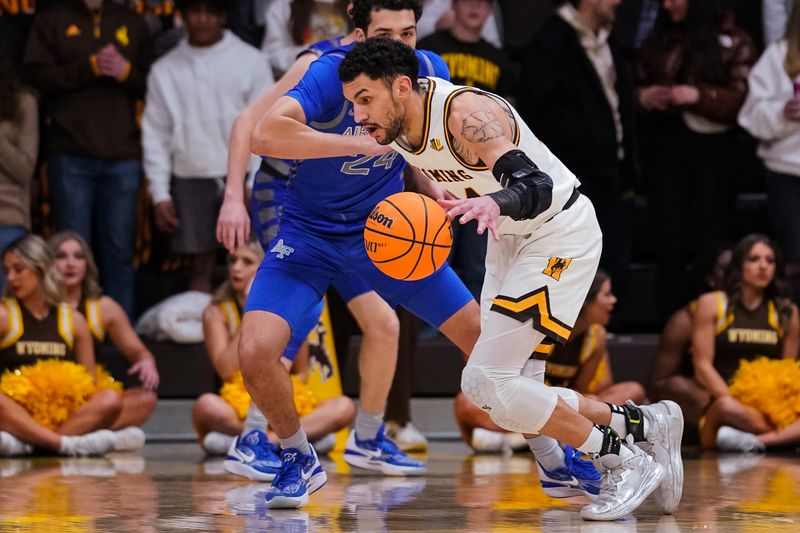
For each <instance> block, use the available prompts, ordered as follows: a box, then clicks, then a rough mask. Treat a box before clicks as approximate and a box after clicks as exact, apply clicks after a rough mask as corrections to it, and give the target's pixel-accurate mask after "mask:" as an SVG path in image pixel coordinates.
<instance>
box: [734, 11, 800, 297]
mask: <svg viewBox="0 0 800 533" xmlns="http://www.w3.org/2000/svg"><path fill="white" fill-rule="evenodd" d="M747 85H748V89H749V90H748V93H747V99H746V100H745V102H744V105H743V106H742V109H741V111H740V112H739V124H740V125H741V126H742V127H743V128H744V129H746V130H747V131H749V132H750V133H751V134H752V135H753V136H754V137H756V138H757V139H759V141H761V142H760V144H759V146H758V156H759V157H760V158H761V159H762V160H763V161H764V166H765V167H767V179H766V185H767V207H768V210H769V215H770V219H771V220H772V226H773V229H774V233H775V237H776V238H777V241H778V244H779V245H780V248H781V251H782V252H783V254H784V258H785V260H786V275H787V277H789V280H790V281H791V284H792V298H793V300H794V301H795V302H800V2H795V4H794V7H793V8H792V10H791V14H790V16H789V19H788V27H787V29H786V37H785V38H783V39H780V40H779V41H776V42H774V43H772V44H771V45H769V47H767V49H766V50H765V51H764V53H763V54H762V55H761V58H760V59H759V60H758V63H756V65H755V66H754V67H753V70H752V71H750V75H749V76H748V78H747Z"/></svg>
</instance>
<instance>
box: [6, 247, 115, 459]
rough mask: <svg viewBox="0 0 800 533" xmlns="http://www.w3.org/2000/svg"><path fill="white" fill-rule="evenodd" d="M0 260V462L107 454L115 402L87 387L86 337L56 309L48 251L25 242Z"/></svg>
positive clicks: (91, 371)
mask: <svg viewBox="0 0 800 533" xmlns="http://www.w3.org/2000/svg"><path fill="white" fill-rule="evenodd" d="M2 259H3V266H4V268H5V271H6V272H7V274H6V281H7V282H8V288H7V294H8V295H9V297H8V298H6V299H4V300H3V305H2V306H0V339H2V340H0V369H2V370H3V371H4V372H3V375H2V378H0V455H2V456H13V455H27V454H30V453H32V451H33V447H38V448H43V449H46V450H51V451H53V452H56V453H59V454H62V455H103V454H105V453H107V452H109V451H111V450H113V449H115V448H116V446H117V438H116V435H115V433H114V432H112V431H108V430H102V428H108V427H110V426H111V424H112V423H113V422H114V420H116V419H117V417H119V414H120V411H121V409H122V402H121V400H120V395H119V394H118V393H117V392H115V391H114V390H111V389H108V388H106V389H99V387H98V386H97V385H96V384H95V380H94V375H95V363H94V348H93V346H92V335H91V333H89V328H88V327H87V325H86V321H85V320H84V319H83V317H82V316H81V315H80V314H79V313H75V312H73V310H72V308H71V307H70V306H69V305H68V304H66V303H63V300H64V298H63V289H62V285H61V279H60V277H59V275H58V272H57V271H56V269H55V266H54V264H53V262H54V261H53V254H52V252H51V251H50V249H49V248H48V247H47V244H46V243H45V242H44V241H43V240H42V239H41V238H39V237H36V236H34V235H29V236H27V237H23V238H21V239H18V240H16V241H14V242H12V243H11V244H10V245H9V246H8V247H7V248H6V249H5V250H4V251H3V258H2ZM53 360H55V361H53ZM53 363H55V364H53ZM98 430H99V431H98Z"/></svg>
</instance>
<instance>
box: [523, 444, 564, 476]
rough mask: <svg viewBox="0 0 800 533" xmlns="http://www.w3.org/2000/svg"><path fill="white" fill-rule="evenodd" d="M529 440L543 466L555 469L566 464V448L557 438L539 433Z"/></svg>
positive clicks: (551, 469) (547, 468)
mask: <svg viewBox="0 0 800 533" xmlns="http://www.w3.org/2000/svg"><path fill="white" fill-rule="evenodd" d="M527 441H528V446H529V447H530V449H531V451H532V452H533V454H534V455H535V456H536V460H537V461H538V462H539V464H540V465H542V468H544V469H545V470H550V471H553V470H555V469H557V468H561V467H563V466H564V450H562V449H561V446H559V445H558V441H557V440H556V439H554V438H552V437H548V436H547V435H537V436H535V437H533V438H531V439H527Z"/></svg>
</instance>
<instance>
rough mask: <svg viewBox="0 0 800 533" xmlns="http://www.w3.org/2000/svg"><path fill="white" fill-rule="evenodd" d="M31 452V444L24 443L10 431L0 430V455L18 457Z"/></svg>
mask: <svg viewBox="0 0 800 533" xmlns="http://www.w3.org/2000/svg"><path fill="white" fill-rule="evenodd" d="M31 453H33V446H31V445H30V444H25V443H24V442H22V441H21V440H19V439H18V438H17V437H15V436H14V435H12V434H11V433H6V432H5V431H0V457H19V456H22V455H30V454H31Z"/></svg>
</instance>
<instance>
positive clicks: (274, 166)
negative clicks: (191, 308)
mask: <svg viewBox="0 0 800 533" xmlns="http://www.w3.org/2000/svg"><path fill="white" fill-rule="evenodd" d="M348 11H349V6H348ZM367 31H369V29H368V30H367ZM353 41H355V32H354V31H353V32H350V33H349V34H348V35H346V36H344V37H338V38H333V39H328V40H325V41H320V42H318V43H315V44H313V45H311V46H309V47H308V48H307V49H306V50H305V51H303V52H302V53H301V54H300V55H299V56H298V58H297V60H296V61H295V63H294V64H293V65H292V66H291V67H290V69H289V70H288V71H287V72H286V73H285V74H284V76H283V77H282V78H281V79H280V80H278V82H277V83H275V84H274V85H272V86H271V87H270V88H269V89H267V90H266V91H265V92H264V93H263V94H262V95H261V96H260V97H259V99H258V100H257V101H255V102H253V103H252V104H251V105H250V106H249V107H247V108H246V109H245V110H244V111H243V112H242V113H241V114H240V115H239V116H238V117H237V118H236V121H235V122H234V125H233V129H232V131H231V139H230V144H229V151H228V178H227V180H226V187H225V200H224V202H223V205H222V208H221V210H220V215H219V219H218V223H217V239H218V240H219V241H220V242H222V243H223V244H224V245H225V247H226V248H228V249H229V250H231V249H236V247H237V246H239V245H240V244H241V243H242V242H246V241H247V239H248V238H249V231H250V228H251V225H250V217H249V216H248V210H247V206H246V205H245V201H244V176H245V174H246V173H247V166H248V163H249V162H250V133H251V132H252V131H253V127H254V126H255V124H256V123H257V122H258V119H259V118H260V117H261V116H262V115H264V114H265V113H266V112H267V111H268V110H269V109H270V107H272V105H273V104H274V103H275V101H276V100H277V99H278V98H279V97H280V96H282V95H283V94H284V93H286V92H287V91H288V90H290V89H291V88H292V87H294V86H295V85H296V84H297V83H298V82H299V81H300V79H301V78H302V77H303V74H305V72H306V70H307V69H308V67H309V65H311V63H312V62H313V61H314V60H315V59H317V58H318V57H319V56H321V55H323V54H324V53H326V52H328V51H331V50H333V49H336V48H338V47H339V46H341V45H342V44H348V43H351V42H353ZM294 165H295V162H294V161H286V160H281V159H274V158H263V161H262V164H261V168H260V170H259V171H258V173H257V174H256V177H255V180H254V183H253V202H252V209H253V221H254V224H255V227H256V231H258V237H259V239H260V241H261V245H262V247H263V248H264V249H265V250H266V251H267V252H269V250H270V246H269V243H270V241H271V240H272V238H273V237H274V236H275V233H276V232H277V229H278V226H279V221H280V213H281V211H282V209H283V202H284V198H285V196H286V190H287V187H288V182H289V178H290V176H291V173H292V171H293V168H294ZM332 285H333V286H334V288H335V289H336V290H337V291H338V292H339V293H340V294H341V295H342V298H343V299H344V300H345V301H346V302H347V306H348V309H349V310H350V312H351V313H352V314H353V316H354V317H355V319H356V321H357V323H358V325H359V327H360V328H361V331H362V333H363V337H362V342H361V346H360V352H359V373H360V377H361V387H360V394H359V400H360V401H359V411H358V415H357V416H356V423H355V433H356V434H357V435H360V436H362V438H364V439H371V438H373V437H375V436H376V435H377V432H378V429H379V427H380V425H381V424H382V422H383V419H382V416H380V413H383V412H384V410H385V408H386V400H387V397H388V393H389V389H390V388H391V383H392V377H393V375H394V368H395V366H396V361H397V351H398V332H399V323H398V319H397V315H396V314H395V312H394V310H393V309H392V308H391V307H390V306H389V305H388V304H387V303H386V302H385V301H383V299H381V297H380V296H378V295H377V294H376V293H375V292H374V291H372V289H371V288H370V287H369V286H368V285H367V284H366V282H365V281H363V280H362V279H361V278H360V277H359V276H357V275H356V274H353V273H344V274H342V275H341V276H339V277H338V278H337V279H335V280H334V281H333V282H332ZM265 290H266V289H265ZM322 309H323V302H322V301H320V302H319V304H318V305H317V307H316V308H315V309H314V310H313V311H312V312H310V313H306V314H305V315H304V316H303V317H302V319H303V320H302V321H301V322H299V323H298V324H296V325H295V327H294V328H293V329H292V334H291V339H290V341H289V344H288V345H287V347H286V349H285V350H284V353H283V356H282V358H281V359H282V361H283V362H284V364H285V365H287V368H288V367H290V366H291V363H292V361H293V360H294V358H295V357H296V355H297V352H298V350H299V348H300V346H302V344H303V342H304V340H305V339H306V337H307V336H308V333H309V332H310V331H311V330H312V329H313V328H314V327H315V326H316V325H317V322H318V320H319V316H320V314H321V313H322ZM266 425H267V420H266V417H264V415H263V414H262V413H261V411H260V410H259V409H258V408H257V407H256V406H255V405H251V408H250V409H249V410H248V413H247V420H246V423H245V430H244V432H243V434H242V435H241V436H240V437H239V439H237V441H236V444H235V446H234V447H233V448H232V449H231V451H230V453H229V454H228V457H227V459H226V461H225V465H226V468H229V471H230V472H232V473H234V474H241V473H246V475H247V477H249V478H251V479H259V480H265V479H266V480H270V479H272V477H274V475H275V474H277V472H278V470H279V466H280V461H279V458H278V457H277V456H276V454H275V447H274V445H273V444H272V443H269V441H268V440H267V436H266V434H265V433H264V431H263V428H265V427H266ZM250 428H262V429H257V430H256V429H250ZM386 458H387V460H389V461H390V462H391V463H393V464H396V465H401V466H400V468H402V469H403V470H405V471H413V470H420V471H421V470H423V469H424V466H423V464H422V463H420V462H418V461H413V460H411V459H409V458H408V457H407V456H405V454H403V453H402V452H400V451H399V450H398V451H397V453H396V454H394V456H391V457H390V456H389V455H388V454H387V457H386ZM368 466H370V467H371V468H383V467H384V465H382V464H374V465H372V464H371V465H368Z"/></svg>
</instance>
